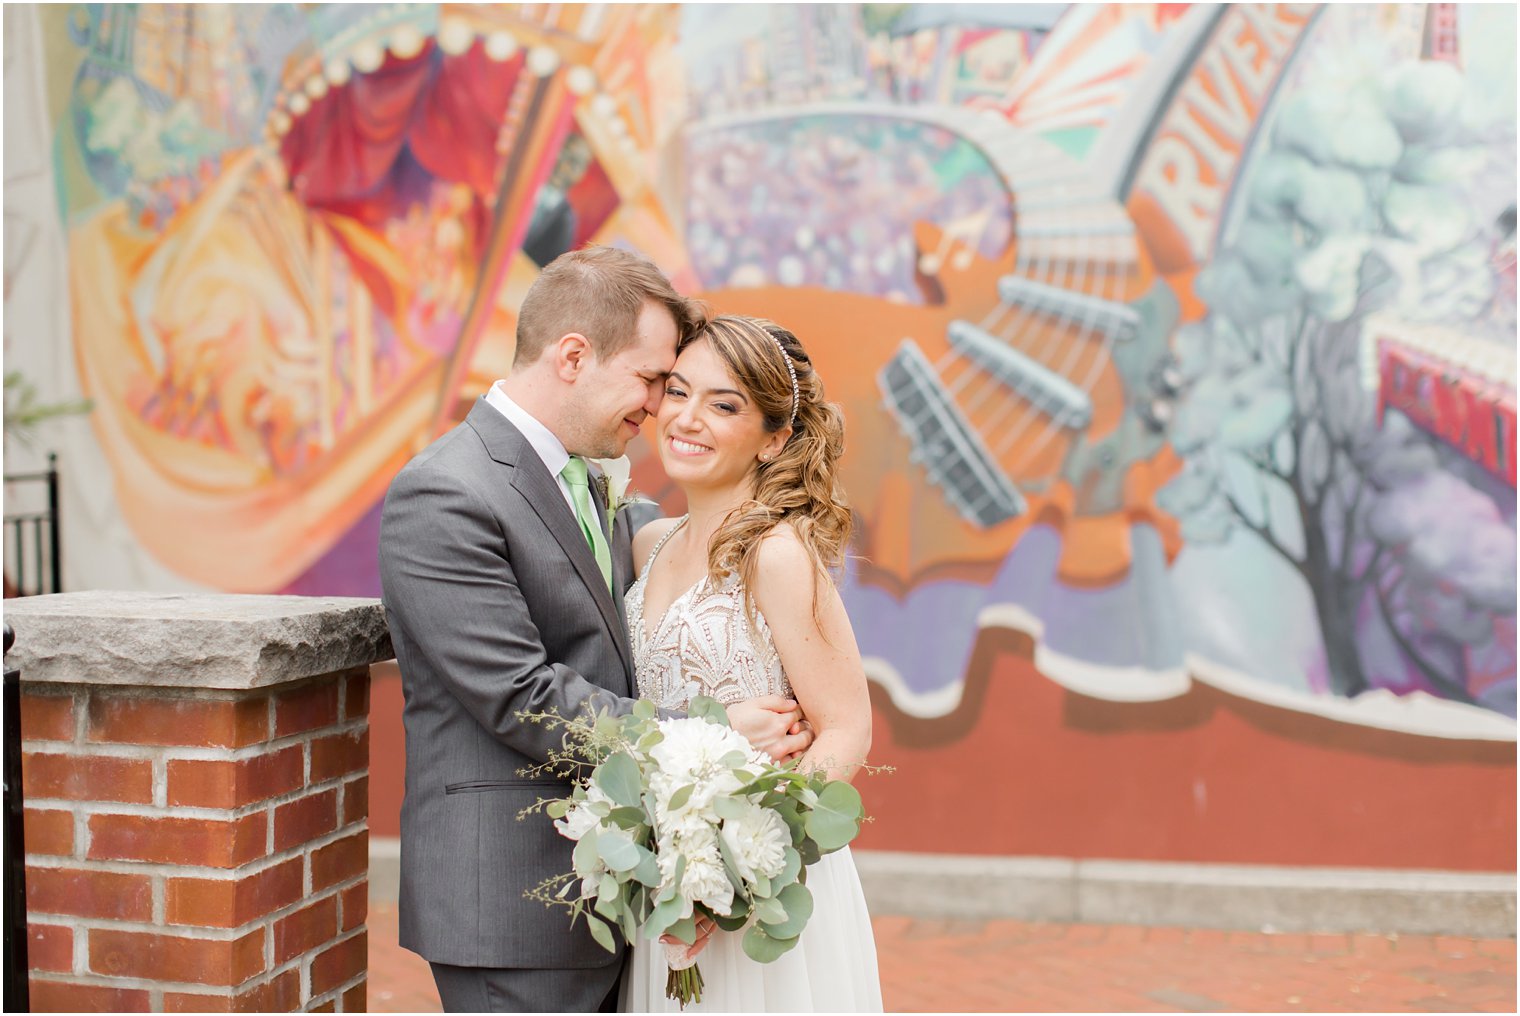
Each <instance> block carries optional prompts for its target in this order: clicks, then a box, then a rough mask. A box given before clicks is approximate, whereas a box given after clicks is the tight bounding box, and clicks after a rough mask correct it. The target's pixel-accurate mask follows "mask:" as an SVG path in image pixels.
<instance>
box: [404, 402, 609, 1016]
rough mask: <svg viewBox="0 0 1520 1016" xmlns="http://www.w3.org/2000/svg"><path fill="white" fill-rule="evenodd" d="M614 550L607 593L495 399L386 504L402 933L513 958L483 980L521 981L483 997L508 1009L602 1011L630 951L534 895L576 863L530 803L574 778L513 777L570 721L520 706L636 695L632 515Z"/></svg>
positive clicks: (449, 957)
mask: <svg viewBox="0 0 1520 1016" xmlns="http://www.w3.org/2000/svg"><path fill="white" fill-rule="evenodd" d="M593 500H599V499H598V498H595V497H593ZM598 509H599V510H601V509H602V506H601V505H598ZM603 521H604V522H605V517H604V519H603ZM610 548H611V551H612V569H613V581H612V587H613V591H612V592H610V593H609V591H608V589H607V585H606V583H605V582H604V581H603V578H602V574H601V572H600V571H599V570H598V568H597V564H596V560H595V558H594V557H593V556H592V552H591V549H590V547H589V546H588V545H587V543H586V538H585V536H584V535H583V534H582V532H581V529H580V526H579V524H578V523H577V522H576V519H575V516H574V514H573V513H572V511H571V509H570V507H569V505H568V504H567V503H566V501H565V498H564V495H563V494H562V493H561V490H560V488H559V485H558V483H557V481H556V480H555V478H554V477H553V476H550V475H549V471H548V469H547V468H546V467H545V466H544V463H543V460H542V459H540V458H539V456H538V454H537V453H536V452H535V451H534V449H533V447H532V446H531V445H530V444H529V443H528V441H527V439H526V438H524V437H523V435H522V434H521V433H520V432H519V431H518V430H517V428H516V427H514V426H513V425H512V424H511V423H510V422H509V421H508V420H507V418H506V417H505V416H503V415H502V414H501V413H500V412H498V411H497V410H496V409H495V408H494V407H492V406H491V405H489V404H487V402H486V401H485V400H484V399H481V400H480V401H478V402H477V403H476V404H475V407H474V409H473V410H471V412H470V414H469V416H468V417H467V418H466V419H465V422H464V423H462V424H460V425H459V426H458V427H455V428H454V429H453V430H451V431H450V432H449V433H447V434H445V435H444V436H443V437H441V438H439V439H438V440H437V441H436V442H434V443H433V444H432V445H431V446H429V447H428V448H427V449H425V450H424V451H423V452H421V453H420V454H419V455H418V456H417V457H416V458H414V459H413V460H412V461H411V462H410V463H409V464H408V465H407V466H406V468H404V469H403V470H402V471H401V472H400V473H399V474H397V476H396V478H395V480H394V481H393V482H392V484H391V487H390V491H389V493H388V494H387V495H386V499H385V508H384V512H383V514H382V516H381V523H380V578H381V583H382V586H383V588H384V600H385V610H386V620H387V622H388V624H389V625H390V631H391V638H392V642H393V644H394V646H395V649H396V659H397V662H398V663H399V664H400V667H401V678H402V689H403V692H404V695H405V701H406V705H405V710H404V714H403V715H404V719H405V726H406V798H405V801H404V803H403V804H402V809H401V898H400V921H401V944H402V945H403V946H405V947H406V948H408V949H411V950H413V951H415V952H417V953H419V954H421V955H422V956H423V957H424V958H425V959H427V960H429V961H430V962H432V963H433V964H435V970H437V969H438V965H440V964H442V965H447V966H449V967H463V968H511V971H517V972H520V976H515V977H514V974H512V973H511V972H509V971H506V970H500V971H498V972H497V973H499V974H500V977H498V978H496V979H495V980H491V981H489V983H490V984H492V985H495V984H497V983H502V982H505V981H511V982H512V983H513V984H514V985H515V987H513V988H512V990H511V992H509V993H508V994H507V995H506V996H505V997H502V996H501V995H500V993H498V992H497V991H496V988H495V987H491V988H490V989H488V994H489V995H490V997H489V998H486V997H485V996H484V995H483V996H481V998H482V1000H483V1001H489V1002H492V1003H503V1004H504V1007H512V1006H519V1005H527V1006H528V1007H531V1008H537V1009H542V1010H568V1009H581V1010H584V1009H595V1008H597V1006H598V1005H599V1004H600V1003H601V1001H602V999H603V997H604V996H605V995H606V994H607V993H608V992H609V991H610V990H611V989H612V987H613V985H614V984H615V982H616V979H617V976H618V972H619V969H620V961H621V959H622V957H621V955H616V956H615V955H612V954H609V953H608V952H606V951H605V950H603V949H602V948H601V947H599V946H598V945H597V944H596V943H595V942H594V941H593V940H592V938H591V936H590V934H589V933H588V932H587V931H586V926H585V923H584V922H577V923H576V926H575V927H574V928H573V929H572V928H571V925H570V921H569V917H568V914H566V912H565V911H563V910H560V909H558V908H556V909H553V910H551V909H548V908H546V907H545V906H544V905H543V904H542V903H536V902H533V901H531V900H528V899H526V898H524V896H523V892H524V890H526V889H529V888H531V887H533V886H535V885H537V884H538V883H540V882H541V881H542V880H544V879H546V878H548V877H549V876H551V875H557V874H561V873H564V872H567V871H569V870H570V843H569V842H568V841H567V840H565V839H564V838H562V837H561V836H559V835H558V833H556V832H555V830H554V828H553V826H552V824H551V823H550V821H549V819H548V818H546V817H545V816H544V815H543V814H542V813H539V814H535V815H532V816H529V817H527V818H524V819H522V820H521V821H519V819H518V813H519V812H520V811H521V810H522V809H523V808H524V807H526V806H527V805H530V804H532V803H533V802H534V801H535V800H536V799H538V798H540V797H555V796H561V795H563V794H564V793H566V792H567V791H568V785H566V784H564V783H555V782H553V781H551V780H547V779H526V778H524V777H522V776H520V775H519V770H521V769H523V768H524V767H525V766H529V765H533V764H535V763H538V762H541V761H543V760H544V758H545V757H546V756H547V754H548V752H549V750H550V749H551V748H556V747H558V746H559V737H560V735H559V734H557V733H555V732H552V731H549V730H546V729H545V728H544V727H542V726H539V725H533V724H525V723H522V722H520V721H519V720H518V719H517V718H516V716H515V715H514V714H515V713H516V712H517V711H518V710H528V711H531V712H544V711H547V710H550V709H553V710H557V711H558V712H559V713H560V714H561V715H566V716H568V715H572V714H575V713H578V712H580V711H581V710H582V709H583V708H584V707H587V706H590V707H591V708H593V709H601V708H605V709H608V710H610V711H612V712H614V713H620V712H626V711H627V710H628V709H629V708H630V707H631V706H632V701H631V698H632V696H634V695H635V694H636V693H635V686H634V680H633V660H632V657H631V656H630V653H629V649H628V642H627V637H626V632H625V628H624V622H623V592H624V590H625V589H626V588H627V586H628V585H629V584H630V583H631V581H632V578H633V570H632V566H631V562H630V557H629V555H630V551H629V533H628V526H627V523H626V521H623V520H620V521H619V522H618V524H616V525H615V526H614V527H613V532H612V537H611V540H610ZM555 972H560V973H559V974H557V975H556V973H555ZM493 977H495V975H493ZM440 983H442V982H441V981H440ZM533 1003H537V1004H533ZM471 1007H472V1008H474V1007H475V1006H473V1005H472V1006H471ZM492 1007H496V1006H494V1005H493V1006H492Z"/></svg>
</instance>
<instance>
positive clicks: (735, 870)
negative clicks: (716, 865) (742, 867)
mask: <svg viewBox="0 0 1520 1016" xmlns="http://www.w3.org/2000/svg"><path fill="white" fill-rule="evenodd" d="M718 856H719V857H720V858H722V859H723V870H724V871H725V872H727V873H728V881H729V882H730V883H731V884H732V885H733V887H734V891H735V892H737V893H739V894H740V895H743V893H744V891H745V889H744V879H743V878H741V877H740V876H739V866H738V865H737V864H736V863H734V859H733V857H732V856H731V855H730V854H729V852H728V844H727V843H724V842H723V837H721V836H719V837H718Z"/></svg>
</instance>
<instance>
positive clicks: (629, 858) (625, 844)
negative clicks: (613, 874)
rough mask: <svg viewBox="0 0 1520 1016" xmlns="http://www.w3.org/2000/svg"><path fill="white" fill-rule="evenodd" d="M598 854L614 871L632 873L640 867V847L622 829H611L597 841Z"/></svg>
mask: <svg viewBox="0 0 1520 1016" xmlns="http://www.w3.org/2000/svg"><path fill="white" fill-rule="evenodd" d="M596 850H597V853H598V854H600V855H601V858H602V860H603V861H605V862H606V863H607V867H609V868H611V869H612V870H613V871H632V870H633V869H634V868H636V867H638V863H639V847H638V845H637V844H636V843H634V842H633V840H632V838H630V837H629V835H628V834H627V833H626V832H624V831H623V830H621V829H609V830H607V831H606V832H604V833H602V835H601V836H600V837H598V838H597V841H596Z"/></svg>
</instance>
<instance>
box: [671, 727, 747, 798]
mask: <svg viewBox="0 0 1520 1016" xmlns="http://www.w3.org/2000/svg"><path fill="white" fill-rule="evenodd" d="M659 726H660V733H662V734H664V735H665V739H664V740H663V741H661V742H660V743H659V744H657V745H655V746H654V747H653V748H651V749H650V750H649V757H650V758H651V759H653V760H654V763H655V764H656V765H657V766H659V767H660V771H661V773H662V774H664V775H665V776H666V777H668V778H669V779H671V780H673V781H678V782H677V783H676V786H683V785H685V784H687V783H691V782H692V781H693V780H695V779H696V778H698V777H701V776H710V775H715V774H716V773H717V772H719V771H722V770H723V769H726V768H727V767H726V766H723V765H722V764H721V762H720V760H721V759H722V758H723V756H725V755H727V754H728V753H729V752H733V751H737V752H739V753H740V754H741V755H743V756H744V759H745V761H746V762H747V763H759V762H763V761H764V760H765V756H763V755H761V754H760V753H759V752H758V751H756V750H755V749H754V748H753V747H751V746H750V743H749V742H748V741H746V740H745V739H744V735H743V734H740V733H739V732H738V731H736V730H733V729H731V728H729V727H725V726H723V725H721V724H718V723H709V722H707V721H706V720H703V719H698V718H695V717H685V718H682V719H678V720H661V721H660V724H659Z"/></svg>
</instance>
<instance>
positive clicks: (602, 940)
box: [586, 914, 780, 955]
mask: <svg viewBox="0 0 1520 1016" xmlns="http://www.w3.org/2000/svg"><path fill="white" fill-rule="evenodd" d="M586 926H587V927H589V928H590V929H591V937H592V938H594V939H596V944H597V945H599V946H601V947H602V948H603V949H606V950H607V951H608V952H610V953H615V952H617V943H615V942H614V941H613V940H612V929H611V928H609V927H607V925H606V923H605V922H603V921H602V919H601V918H600V917H597V916H595V915H594V914H587V915H586ZM777 955H780V954H779V953H778V954H777Z"/></svg>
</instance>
